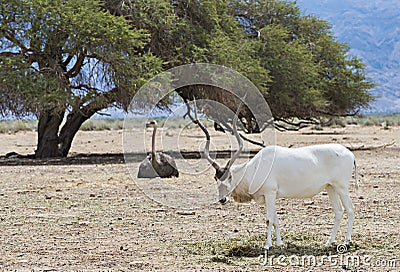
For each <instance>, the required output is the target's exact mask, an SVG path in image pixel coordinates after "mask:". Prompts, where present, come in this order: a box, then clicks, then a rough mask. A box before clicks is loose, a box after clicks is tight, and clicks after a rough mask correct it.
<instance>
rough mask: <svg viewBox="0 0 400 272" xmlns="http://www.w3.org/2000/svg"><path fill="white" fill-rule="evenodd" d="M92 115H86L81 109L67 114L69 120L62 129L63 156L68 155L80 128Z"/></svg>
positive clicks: (61, 146)
mask: <svg viewBox="0 0 400 272" xmlns="http://www.w3.org/2000/svg"><path fill="white" fill-rule="evenodd" d="M89 118H90V116H87V115H84V114H83V113H82V112H81V111H72V112H70V113H69V114H68V116H67V121H66V122H65V124H64V126H63V127H62V129H61V131H60V137H59V139H60V152H61V155H62V156H63V157H66V156H67V155H68V152H69V150H70V149H71V145H72V140H73V139H74V137H75V135H76V133H77V132H78V130H79V128H80V127H81V125H82V124H83V122H85V121H86V120H87V119H89Z"/></svg>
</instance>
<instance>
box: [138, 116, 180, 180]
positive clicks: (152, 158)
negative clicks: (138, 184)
mask: <svg viewBox="0 0 400 272" xmlns="http://www.w3.org/2000/svg"><path fill="white" fill-rule="evenodd" d="M146 127H147V128H149V127H152V128H153V136H152V139H151V155H149V156H148V157H147V158H146V159H144V161H143V162H142V163H141V164H140V166H139V172H138V175H137V176H138V178H155V177H161V178H170V177H179V172H178V169H177V167H176V163H175V161H174V159H173V158H172V157H171V156H169V155H167V154H164V153H162V152H157V153H156V131H157V122H156V121H151V122H149V123H147V124H146Z"/></svg>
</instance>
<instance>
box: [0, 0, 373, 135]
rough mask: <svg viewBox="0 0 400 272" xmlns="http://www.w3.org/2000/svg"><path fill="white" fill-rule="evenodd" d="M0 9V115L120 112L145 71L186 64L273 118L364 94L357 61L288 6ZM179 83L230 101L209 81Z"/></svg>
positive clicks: (353, 108)
mask: <svg viewBox="0 0 400 272" xmlns="http://www.w3.org/2000/svg"><path fill="white" fill-rule="evenodd" d="M0 11H1V15H0V22H1V24H0V34H1V36H0V54H1V55H0V56H1V58H0V64H1V65H0V82H1V86H0V111H1V113H2V114H3V115H4V114H7V113H9V112H12V113H14V114H16V115H21V116H23V115H24V114H27V113H34V114H38V115H39V113H40V112H42V111H43V110H48V109H50V110H52V111H53V114H58V115H63V114H64V112H65V111H67V110H70V112H72V113H77V112H79V113H81V114H82V115H84V116H86V118H89V117H90V116H91V115H93V114H94V113H95V112H96V111H98V110H100V109H103V108H107V107H110V106H119V107H123V108H124V109H127V106H128V104H129V102H130V100H131V98H132V97H133V95H134V94H135V93H136V91H137V90H138V89H139V88H140V86H142V85H143V84H144V83H145V82H146V81H147V80H148V79H149V78H151V77H152V76H154V75H155V74H157V73H158V72H160V71H162V70H165V69H168V68H171V67H175V66H177V65H181V64H187V63H193V62H207V63H215V64H220V65H224V66H227V67H230V68H232V69H234V70H236V71H238V72H240V73H242V74H243V75H245V76H247V77H248V78H249V79H250V80H251V81H252V82H253V83H254V84H255V85H256V86H257V87H258V88H259V89H260V91H261V93H262V94H263V95H264V97H265V99H266V101H267V102H268V104H269V105H270V107H271V110H272V113H273V114H274V117H275V119H276V120H278V121H281V123H280V124H283V125H282V126H284V124H287V125H289V126H291V127H300V126H301V124H303V123H302V122H301V121H302V120H306V121H308V122H309V123H314V122H318V120H319V119H321V118H323V117H331V116H336V115H338V116H344V115H348V114H352V113H355V112H357V111H359V110H360V109H361V108H363V107H365V106H367V105H368V103H369V102H370V101H371V100H372V99H373V97H372V96H371V95H370V94H369V93H368V90H369V89H370V88H371V87H373V86H374V85H373V83H372V82H371V81H370V80H369V79H368V78H367V77H366V75H365V71H364V69H365V67H364V64H363V63H362V61H361V60H360V59H358V58H356V57H353V56H351V55H349V48H348V47H347V46H346V45H345V44H342V43H339V42H338V41H336V40H335V37H334V36H333V35H332V31H331V26H330V25H329V24H328V23H327V22H326V21H323V20H320V19H318V18H316V17H314V16H308V15H303V14H301V12H300V10H299V8H298V7H297V6H296V3H295V2H289V1H282V0H262V1H256V0H250V1H241V0H229V1H224V0H217V1H211V0H206V1H195V0H178V1H169V0H150V1H135V0H133V1H121V0H107V1H100V0H89V1H79V0H68V1H64V0H47V1H34V0H24V1H22V0H10V1H7V3H5V2H4V3H3V2H2V3H1V4H0ZM179 91H180V94H181V95H184V94H185V91H186V94H187V93H192V92H194V91H195V94H196V95H197V96H199V97H200V98H201V97H210V98H212V99H213V100H217V101H221V102H223V103H227V105H228V107H231V108H232V109H235V108H236V106H237V105H236V103H235V100H232V99H230V98H229V97H228V98H227V97H226V93H225V92H222V91H216V90H215V88H212V87H207V86H201V87H198V88H192V89H186V90H179ZM171 101H172V100H171V98H167V99H166V100H165V101H163V103H164V105H166V104H168V103H170V102H171ZM242 114H245V115H248V114H251V113H249V112H246V113H242ZM242 117H246V118H250V119H251V117H252V116H242ZM250 119H249V120H250ZM293 120H298V121H299V122H294V121H293ZM249 131H250V130H249ZM254 131H257V129H255V130H254Z"/></svg>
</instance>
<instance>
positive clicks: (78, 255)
mask: <svg viewBox="0 0 400 272" xmlns="http://www.w3.org/2000/svg"><path fill="white" fill-rule="evenodd" d="M122 134H123V132H122V131H119V130H112V131H94V132H79V133H78V135H77V137H76V139H75V140H74V143H73V147H72V150H71V155H70V158H68V159H61V160H60V159H52V160H31V159H15V158H5V157H4V156H3V157H2V158H0V231H1V233H0V270H1V271H154V270H157V271H185V270H186V271H191V270H216V271H258V270H264V271H265V270H268V271H272V270H275V271H400V260H399V256H400V255H399V253H400V249H399V248H400V239H399V238H400V236H399V229H400V216H399V199H400V160H399V159H400V141H399V139H400V128H396V127H394V128H390V129H388V130H385V129H382V128H380V127H358V126H349V127H346V128H330V129H324V130H323V131H312V130H304V131H301V132H284V133H277V134H276V135H275V136H276V138H275V139H276V143H277V144H279V145H282V146H293V147H298V146H304V145H309V144H315V143H331V142H336V143H341V144H343V145H345V146H348V147H350V148H352V149H361V150H358V151H357V150H356V151H354V153H355V155H356V157H357V160H358V165H359V172H360V185H361V190H360V191H359V192H356V191H355V188H354V182H353V181H352V185H351V198H352V199H353V202H354V206H355V209H356V216H355V217H356V219H355V225H354V230H353V240H354V241H353V242H354V244H353V245H351V246H350V247H349V248H348V251H347V252H345V253H343V254H342V253H338V252H337V251H336V247H334V246H333V247H331V248H329V249H325V248H324V244H325V242H326V240H327V239H328V236H329V233H330V230H331V228H332V225H333V212H332V209H331V206H330V203H329V199H328V196H327V195H326V194H324V193H320V194H319V195H317V196H315V197H314V198H312V199H300V200H295V199H280V200H278V202H277V207H278V213H279V215H278V216H279V219H280V224H281V234H282V238H283V240H284V243H285V244H284V245H283V246H282V247H280V248H278V247H276V246H274V247H273V248H272V249H271V251H270V255H272V254H274V255H276V257H270V256H269V258H270V259H268V261H269V263H267V264H266V265H265V266H264V265H260V264H259V263H258V257H257V256H258V255H259V253H261V252H262V247H263V246H264V239H265V232H266V225H265V211H264V208H263V207H260V206H259V205H257V204H256V203H254V202H253V203H250V204H246V205H240V204H236V203H233V202H231V203H229V204H228V205H225V206H221V205H219V204H218V203H216V202H215V201H214V202H210V201H209V199H206V201H203V200H204V197H207V196H205V194H203V193H201V192H206V191H207V190H210V188H211V191H212V192H211V191H210V192H211V193H210V194H211V196H209V197H210V199H214V200H216V197H217V196H216V194H217V191H216V188H215V185H214V181H213V171H212V170H211V169H210V168H207V163H206V162H205V161H204V160H199V159H195V158H191V159H183V158H177V165H178V168H179V169H180V170H181V175H180V177H179V178H172V179H165V180H161V179H153V180H150V181H148V183H147V181H142V180H141V181H140V182H137V179H136V177H135V173H134V169H137V167H138V165H139V163H140V160H141V159H143V158H144V156H145V154H144V153H143V154H140V152H139V153H138V154H136V157H135V159H133V160H132V161H131V162H130V163H129V164H128V166H129V168H130V169H131V170H132V169H133V170H132V171H131V172H130V171H129V169H128V167H127V165H126V164H125V162H124V158H123V156H121V154H122V152H123V150H124V149H123V147H122V143H123V140H122ZM146 135H147V134H146ZM146 137H147V136H146ZM230 139H231V138H227V137H226V136H224V135H223V134H220V133H216V132H212V141H213V143H214V145H213V147H212V148H213V149H218V150H229V149H230V148H231V147H230V145H229V140H230ZM158 140H159V142H160V141H162V145H163V149H164V150H165V151H166V152H168V151H169V152H173V151H175V150H176V148H178V150H184V151H198V150H201V146H202V144H204V137H203V136H202V134H201V133H200V132H199V131H198V130H195V129H186V130H182V131H181V130H178V129H176V130H166V129H165V130H161V131H160V136H159V139H158ZM35 144H36V133H35V132H19V133H16V134H2V135H1V137H0V155H5V154H6V153H8V152H11V151H15V152H18V153H20V154H31V153H33V152H34V149H35ZM385 144H391V145H389V146H386V147H384V146H383V145H385ZM149 146H150V145H149V142H146V143H145V144H143V142H140V141H135V140H134V139H133V140H132V141H131V142H130V143H129V148H126V149H125V150H128V149H129V150H141V149H143V148H144V147H146V148H149ZM217 147H218V148H217ZM250 148H251V149H252V150H253V151H256V150H257V149H258V147H256V146H251V147H250ZM160 149H161V148H160ZM146 150H148V149H146ZM79 154H92V156H82V155H79ZM227 159H228V158H218V161H219V162H220V164H224V163H225V162H226V161H227ZM241 159H242V160H244V159H245V158H241ZM185 169H186V170H185ZM187 169H190V170H187ZM131 173H132V175H131ZM147 184H151V186H154V184H156V185H157V184H167V185H171V186H173V188H175V191H174V192H172V193H171V195H169V192H164V197H165V199H166V200H165V199H155V200H154V198H158V197H159V195H162V193H163V192H161V193H157V194H153V193H152V192H155V191H157V188H154V187H151V188H150V187H146V186H147ZM149 186H150V185H149ZM161 187H162V186H161ZM161 187H160V188H161ZM149 188H150V189H149ZM179 188H185V190H189V192H190V191H191V190H192V192H199V194H198V201H196V196H194V199H193V196H190V197H187V194H186V193H181V192H180V191H179ZM152 190H153V191H152ZM182 190H183V189H182ZM214 190H215V191H214ZM185 192H187V191H185ZM207 192H208V191H207ZM189 195H190V194H189ZM155 196H156V197H155ZM171 196H172V198H171ZM171 199H172V200H171ZM174 200H176V203H179V205H178V204H177V206H178V207H177V208H173V207H172V206H174V203H175V202H174ZM194 200H195V201H194ZM186 201H187V202H186ZM207 203H208V204H207ZM346 221H347V217H346V215H344V218H343V220H342V222H341V226H340V230H339V233H338V237H337V244H340V243H341V242H343V240H344V234H345V231H346ZM254 251H255V252H254ZM304 255H313V256H315V258H316V260H317V263H315V264H314V263H301V261H299V260H301V258H302V257H304ZM325 255H327V256H325ZM325 257H327V258H329V257H330V259H324V258H325ZM346 260H347V262H346Z"/></svg>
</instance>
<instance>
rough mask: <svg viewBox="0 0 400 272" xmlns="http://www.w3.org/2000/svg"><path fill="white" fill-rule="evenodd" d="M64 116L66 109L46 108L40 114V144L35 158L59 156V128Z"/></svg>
mask: <svg viewBox="0 0 400 272" xmlns="http://www.w3.org/2000/svg"><path fill="white" fill-rule="evenodd" d="M63 117H64V111H60V110H58V109H51V110H44V111H42V112H41V113H40V115H39V124H38V144H37V149H36V151H35V158H48V157H59V156H61V152H60V149H59V146H58V143H59V138H58V130H59V127H60V125H61V122H62V120H63Z"/></svg>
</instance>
